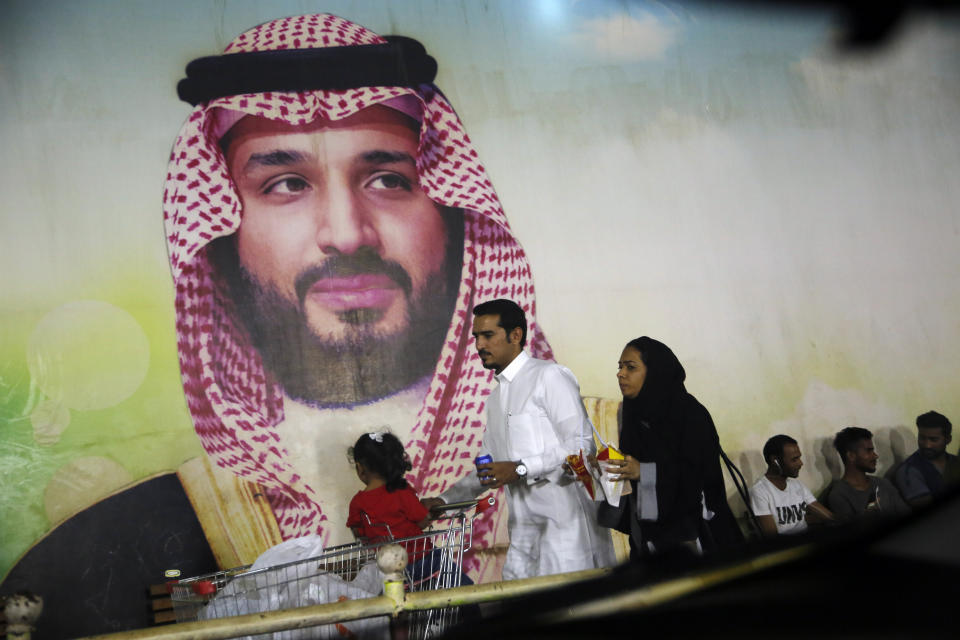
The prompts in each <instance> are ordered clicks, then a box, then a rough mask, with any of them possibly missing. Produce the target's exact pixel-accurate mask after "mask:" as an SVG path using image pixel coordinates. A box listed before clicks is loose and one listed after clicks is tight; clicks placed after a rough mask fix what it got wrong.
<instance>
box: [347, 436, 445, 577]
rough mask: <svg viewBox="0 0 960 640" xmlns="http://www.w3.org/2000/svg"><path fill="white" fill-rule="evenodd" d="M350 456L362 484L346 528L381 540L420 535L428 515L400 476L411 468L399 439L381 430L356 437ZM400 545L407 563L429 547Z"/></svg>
mask: <svg viewBox="0 0 960 640" xmlns="http://www.w3.org/2000/svg"><path fill="white" fill-rule="evenodd" d="M350 453H351V455H352V457H353V462H354V466H355V467H356V470H357V476H358V477H359V478H360V481H361V482H363V483H364V484H365V485H366V488H365V489H364V490H363V491H358V492H357V495H355V496H353V499H352V500H351V501H350V512H349V515H348V517H347V526H348V527H350V529H352V530H353V533H354V535H355V536H357V537H358V538H367V539H372V540H383V539H386V538H389V537H390V536H392V537H393V538H394V539H399V538H409V537H411V536H419V535H420V534H422V533H423V528H424V527H426V526H427V523H428V522H429V520H430V514H429V512H428V511H427V509H426V507H424V506H423V505H422V504H420V500H419V499H418V498H417V494H416V492H414V490H413V489H412V488H411V487H410V485H409V484H407V481H406V479H404V477H403V474H404V473H406V472H407V471H409V470H410V469H411V468H412V466H411V464H410V458H409V457H408V456H407V454H406V452H405V451H404V450H403V445H402V444H401V443H400V440H398V439H397V437H396V436H395V435H393V434H392V433H387V432H384V431H377V432H374V433H367V434H364V435H362V436H360V439H359V440H357V443H356V444H355V445H354V446H353V448H352V449H351V450H350ZM368 518H369V520H368ZM388 527H389V529H388ZM413 543H416V544H413ZM402 544H403V546H404V547H405V548H406V549H407V552H408V553H410V556H411V557H410V559H411V561H412V560H414V559H415V558H414V555H415V554H416V555H417V556H422V555H423V554H424V552H425V551H426V550H428V549H430V548H431V546H430V542H429V540H416V541H409V542H406V543H402ZM414 547H416V548H414Z"/></svg>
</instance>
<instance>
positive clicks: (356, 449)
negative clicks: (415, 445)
mask: <svg viewBox="0 0 960 640" xmlns="http://www.w3.org/2000/svg"><path fill="white" fill-rule="evenodd" d="M350 453H351V454H352V456H353V460H354V462H359V463H360V464H362V465H363V466H364V467H365V468H367V469H369V470H370V471H372V472H373V473H375V474H377V475H378V476H380V477H381V478H383V479H384V481H385V482H386V483H387V491H397V490H398V489H405V488H406V487H407V481H406V479H405V478H404V477H403V474H405V473H406V472H407V471H410V470H411V469H413V465H411V464H410V458H409V457H408V456H407V452H406V451H404V450H403V444H401V442H400V440H399V439H398V438H397V436H395V435H393V434H392V433H388V432H385V431H378V432H374V433H365V434H363V435H362V436H360V438H359V439H358V440H357V443H356V444H355V445H353V448H352V449H351V450H350Z"/></svg>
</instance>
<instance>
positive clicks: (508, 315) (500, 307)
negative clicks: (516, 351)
mask: <svg viewBox="0 0 960 640" xmlns="http://www.w3.org/2000/svg"><path fill="white" fill-rule="evenodd" d="M473 315H474V316H500V321H499V322H497V326H498V327H503V330H504V331H506V332H507V340H509V339H510V332H511V331H513V330H514V329H516V328H517V327H520V329H521V331H523V335H522V336H521V337H520V348H521V349H522V348H523V347H524V346H525V345H526V344H527V316H526V315H525V314H524V313H523V309H521V308H520V305H518V304H517V303H516V302H514V301H513V300H507V299H506V298H499V299H497V300H487V301H486V302H481V303H480V304H478V305H477V306H475V307H474V308H473Z"/></svg>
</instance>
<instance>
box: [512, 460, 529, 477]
mask: <svg viewBox="0 0 960 640" xmlns="http://www.w3.org/2000/svg"><path fill="white" fill-rule="evenodd" d="M514 471H516V473H517V476H518V477H519V478H520V479H521V480H525V479H526V478H527V465H525V464H523V460H521V461H520V462H518V463H517V467H516V469H514Z"/></svg>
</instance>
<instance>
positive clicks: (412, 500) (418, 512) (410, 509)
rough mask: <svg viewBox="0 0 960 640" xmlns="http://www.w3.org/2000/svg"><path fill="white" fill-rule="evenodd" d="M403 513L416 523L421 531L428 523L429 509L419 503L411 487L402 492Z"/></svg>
mask: <svg viewBox="0 0 960 640" xmlns="http://www.w3.org/2000/svg"><path fill="white" fill-rule="evenodd" d="M403 515H404V516H405V517H406V518H407V519H408V520H410V522H413V523H414V524H416V525H417V527H418V528H419V529H420V530H421V531H423V530H424V529H426V528H427V527H428V526H429V525H430V511H428V510H427V508H426V507H425V506H423V505H422V504H420V499H419V498H417V494H416V492H414V490H413V489H410V490H409V491H405V492H404V498H403Z"/></svg>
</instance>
